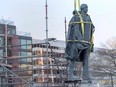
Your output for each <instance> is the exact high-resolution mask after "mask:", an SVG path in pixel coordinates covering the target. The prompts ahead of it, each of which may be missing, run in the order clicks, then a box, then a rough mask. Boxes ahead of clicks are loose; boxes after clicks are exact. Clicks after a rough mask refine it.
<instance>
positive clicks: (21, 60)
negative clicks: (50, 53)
mask: <svg viewBox="0 0 116 87" xmlns="http://www.w3.org/2000/svg"><path fill="white" fill-rule="evenodd" d="M20 56H22V57H24V56H27V52H20ZM20 63H27V58H21V59H20Z"/></svg>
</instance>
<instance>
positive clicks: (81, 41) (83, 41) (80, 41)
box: [66, 40, 91, 44]
mask: <svg viewBox="0 0 116 87" xmlns="http://www.w3.org/2000/svg"><path fill="white" fill-rule="evenodd" d="M66 42H79V43H87V44H91V42H88V41H85V40H66Z"/></svg>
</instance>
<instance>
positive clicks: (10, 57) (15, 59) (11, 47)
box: [0, 23, 32, 87]
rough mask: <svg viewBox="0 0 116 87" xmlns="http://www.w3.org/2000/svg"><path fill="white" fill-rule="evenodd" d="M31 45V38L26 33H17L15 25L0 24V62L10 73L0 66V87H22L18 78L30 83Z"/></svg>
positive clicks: (22, 84) (21, 82)
mask: <svg viewBox="0 0 116 87" xmlns="http://www.w3.org/2000/svg"><path fill="white" fill-rule="evenodd" d="M31 44H32V37H31V36H27V33H23V34H21V33H20V34H19V33H17V31H16V26H15V25H12V24H7V23H5V24H4V23H2V24H0V57H1V58H0V59H1V61H0V62H1V63H3V66H5V67H6V68H7V69H9V70H11V71H12V72H10V71H8V70H7V69H6V68H5V67H3V66H0V81H1V82H0V83H1V84H0V87H24V82H23V81H22V80H21V79H20V78H19V77H21V78H23V79H25V80H26V81H32V58H31V57H30V56H31V55H32V47H31ZM28 69H29V70H30V71H29V70H28ZM27 70H28V71H27ZM13 73H15V74H16V75H18V76H19V77H17V76H16V75H14V74H13Z"/></svg>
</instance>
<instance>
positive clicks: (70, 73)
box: [68, 61, 76, 80]
mask: <svg viewBox="0 0 116 87" xmlns="http://www.w3.org/2000/svg"><path fill="white" fill-rule="evenodd" d="M74 64H75V61H70V62H69V65H68V80H76V78H75V77H74V74H73V73H74Z"/></svg>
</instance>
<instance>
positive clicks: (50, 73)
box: [0, 43, 67, 87]
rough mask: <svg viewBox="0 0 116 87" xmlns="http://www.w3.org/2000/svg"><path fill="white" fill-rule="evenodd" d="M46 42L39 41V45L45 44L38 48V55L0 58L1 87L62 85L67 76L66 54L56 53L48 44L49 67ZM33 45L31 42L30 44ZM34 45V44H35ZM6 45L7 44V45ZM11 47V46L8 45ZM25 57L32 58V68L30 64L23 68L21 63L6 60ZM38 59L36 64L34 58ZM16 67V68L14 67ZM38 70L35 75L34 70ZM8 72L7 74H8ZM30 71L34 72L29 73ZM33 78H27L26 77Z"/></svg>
mask: <svg viewBox="0 0 116 87" xmlns="http://www.w3.org/2000/svg"><path fill="white" fill-rule="evenodd" d="M45 44H46V43H39V46H43V47H41V48H40V49H41V50H38V52H39V53H38V54H37V55H31V56H12V57H2V58H1V59H0V61H1V62H0V67H1V68H2V70H1V71H0V73H1V74H0V77H1V81H2V82H1V83H0V86H1V87H42V86H43V87H62V85H63V80H64V79H65V78H66V77H67V76H66V74H65V73H66V64H67V63H66V62H65V59H64V58H63V57H64V54H57V53H55V52H54V51H53V50H52V49H51V47H52V46H50V44H49V45H48V48H49V52H48V60H49V61H48V68H47V67H46V66H47V64H46V55H45V53H46V52H45ZM29 45H31V44H29ZM17 46H19V45H14V46H12V47H17ZM33 46H34V45H33ZM5 47H6V46H5ZM8 47H10V46H8ZM1 48H3V47H1ZM25 58H28V59H29V58H30V59H32V62H31V63H32V64H31V65H32V66H31V67H32V68H29V66H28V64H27V65H25V66H23V68H21V67H20V66H19V64H16V65H15V64H8V63H6V62H4V61H6V60H7V61H9V60H15V61H18V60H21V59H25ZM35 59H36V61H38V64H37V65H36V66H37V68H35V67H36V66H35V65H34V60H35ZM14 68H15V69H14ZM35 71H36V72H38V73H36V74H35V75H34V72H35ZM6 72H7V75H6ZM28 72H33V73H30V75H29V74H28ZM25 76H26V77H27V78H31V79H30V80H27V79H26V78H25Z"/></svg>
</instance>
